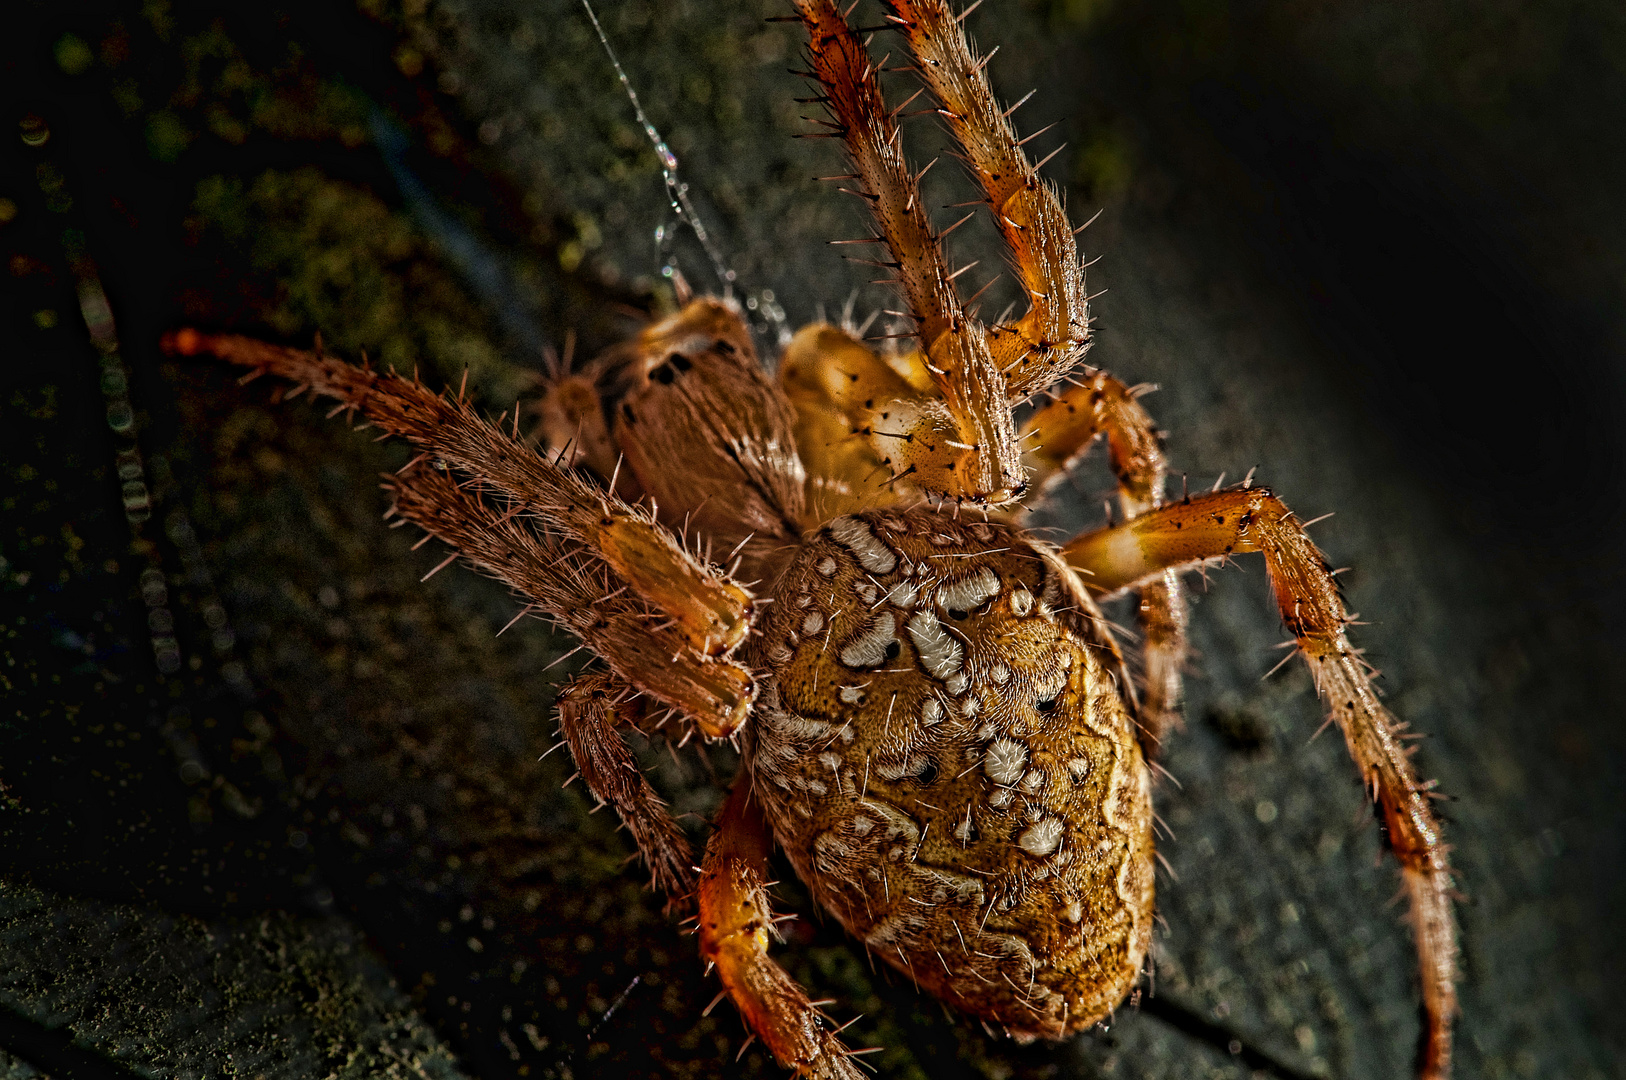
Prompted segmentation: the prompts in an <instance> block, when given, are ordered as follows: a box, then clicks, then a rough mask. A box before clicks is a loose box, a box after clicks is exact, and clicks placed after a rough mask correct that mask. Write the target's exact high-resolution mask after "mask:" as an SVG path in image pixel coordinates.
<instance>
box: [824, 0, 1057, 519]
mask: <svg viewBox="0 0 1626 1080" xmlns="http://www.w3.org/2000/svg"><path fill="white" fill-rule="evenodd" d="M796 9H797V12H798V14H800V16H801V18H802V21H803V23H805V24H806V26H807V31H808V58H809V60H810V62H811V64H812V71H811V72H810V73H809V74H810V75H811V77H812V78H814V79H816V80H817V81H818V83H819V85H820V86H821V87H822V89H823V94H822V95H821V96H820V98H819V100H820V101H821V102H822V103H823V104H824V105H825V106H826V108H828V110H829V112H830V115H831V116H832V117H833V118H834V119H833V121H829V122H826V121H820V123H824V124H826V126H829V127H833V128H834V129H835V133H837V134H839V135H840V136H841V137H842V139H843V140H844V142H845V144H846V148H847V154H848V157H849V158H850V159H851V161H852V164H853V168H854V170H855V178H856V181H857V184H856V187H855V188H853V189H844V190H852V192H853V194H856V195H858V196H859V197H860V198H862V199H863V200H864V201H865V202H866V203H867V204H868V205H869V208H870V211H871V213H872V214H873V215H874V217H875V221H876V224H877V225H878V226H879V228H880V233H881V235H880V236H879V237H875V238H874V239H877V240H883V241H884V242H885V245H886V247H887V248H888V249H889V250H890V251H891V252H892V257H893V261H891V262H889V263H882V264H881V265H882V266H883V267H884V268H886V269H888V270H891V271H895V273H896V275H897V276H896V278H895V279H889V280H894V281H895V283H896V284H898V285H899V286H900V287H901V288H902V290H903V294H904V297H905V299H906V300H907V301H908V304H909V308H910V313H911V314H912V316H913V318H914V321H915V333H916V336H917V337H918V338H919V340H920V344H921V348H922V350H923V352H924V353H925V355H926V359H925V364H926V366H927V368H928V370H929V372H930V374H931V377H932V380H933V382H934V383H935V385H936V389H937V391H938V394H939V395H940V400H937V401H924V402H920V401H911V400H898V401H896V402H893V403H891V408H890V410H889V411H890V413H891V416H890V418H889V419H888V420H886V421H884V422H876V423H874V424H872V425H871V428H872V432H873V435H872V441H873V442H874V443H875V444H876V446H877V449H879V450H881V453H882V458H883V460H885V461H887V463H888V464H889V465H890V466H891V467H892V471H893V473H894V475H897V476H900V477H901V476H907V477H909V479H910V481H911V482H912V483H914V484H915V485H916V486H918V487H920V488H921V489H923V490H925V491H927V492H929V493H931V494H934V495H938V496H943V497H947V498H951V499H957V500H966V501H973V502H982V503H988V504H991V505H996V506H997V505H1002V504H1004V503H1007V502H1010V501H1012V500H1013V499H1016V498H1018V497H1020V495H1021V493H1022V491H1023V490H1025V488H1026V487H1027V481H1026V478H1025V476H1024V475H1023V473H1022V467H1021V455H1020V453H1019V451H1018V449H1017V445H1016V428H1015V424H1014V422H1013V421H1012V419H1011V411H1010V409H1009V407H1008V406H1007V404H1006V385H1005V382H1006V381H1005V376H1004V375H1003V374H1002V373H1001V372H1000V370H999V368H998V367H997V366H996V365H995V363H994V357H993V353H992V352H991V351H990V346H989V341H988V333H987V330H986V329H985V328H984V327H983V325H982V323H980V322H979V321H977V320H976V319H974V318H971V317H970V316H968V315H967V314H966V313H965V311H964V309H963V307H962V305H961V303H960V298H959V296H958V294H957V293H956V292H955V289H954V275H953V274H952V273H950V272H949V269H948V263H947V261H946V260H945V259H944V256H943V249H942V243H941V237H940V234H939V233H937V232H935V231H934V230H933V228H932V225H931V222H930V220H929V219H928V218H927V216H926V211H925V207H924V206H922V205H921V199H920V190H919V185H918V183H917V181H918V176H919V174H916V173H913V172H911V171H910V170H909V167H908V165H907V164H906V163H905V161H904V157H903V150H902V140H901V136H900V133H899V131H898V125H897V121H896V118H895V115H894V113H893V112H892V111H891V110H889V109H888V108H887V105H886V100H885V98H884V97H883V96H882V93H881V85H880V81H879V78H878V76H877V72H876V68H875V65H874V64H873V63H872V62H871V60H870V58H869V53H868V51H867V50H866V49H865V47H864V45H863V43H862V42H860V41H859V40H858V37H857V35H856V34H854V33H853V30H852V28H851V27H850V26H849V25H848V24H847V20H846V18H845V17H844V16H843V15H842V14H841V13H840V11H838V10H837V8H836V6H835V4H834V3H833V2H832V0H796Z"/></svg>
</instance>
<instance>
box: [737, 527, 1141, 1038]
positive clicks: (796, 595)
mask: <svg viewBox="0 0 1626 1080" xmlns="http://www.w3.org/2000/svg"><path fill="white" fill-rule="evenodd" d="M775 597H776V601H775V603H774V605H773V606H772V607H771V608H770V609H769V611H770V614H769V615H768V617H767V618H766V619H765V620H764V622H763V624H762V634H761V636H760V638H759V639H758V640H757V644H756V649H757V655H756V656H755V657H754V661H755V663H756V664H757V665H758V666H759V667H760V668H766V669H767V670H768V671H769V672H770V675H769V677H768V678H766V679H765V680H764V681H763V683H762V693H761V696H760V698H759V699H758V703H757V706H756V710H755V715H756V722H755V723H754V725H753V729H754V734H753V738H752V742H751V745H750V747H749V752H750V754H751V755H752V758H753V762H752V765H753V770H754V776H755V791H756V795H757V797H758V798H759V799H760V800H761V803H762V806H763V808H764V811H765V813H766V816H767V818H768V820H769V822H770V823H771V825H772V827H773V831H774V834H775V838H776V840H777V841H778V842H779V844H780V845H781V846H782V847H783V848H784V849H785V851H786V853H787V854H788V856H789V857H790V860H791V862H792V863H793V864H794V865H795V867H796V870H797V872H798V874H799V875H800V876H801V878H802V880H803V881H804V882H806V883H807V884H808V885H809V886H810V887H811V888H812V890H813V893H814V895H815V896H816V897H817V898H818V900H819V901H820V903H822V904H823V905H824V906H825V907H826V908H828V909H829V910H830V911H831V912H832V913H833V914H834V915H835V916H836V917H837V918H838V919H840V920H841V922H842V923H843V924H844V925H845V926H846V927H847V929H848V930H850V931H851V932H852V933H853V934H855V935H856V936H857V937H859V938H860V939H862V940H863V941H864V942H865V943H866V944H867V945H868V946H869V947H870V948H871V949H872V950H873V951H874V952H875V953H876V954H877V955H879V956H881V957H882V958H883V959H885V960H887V961H888V962H890V963H891V964H892V965H893V966H894V967H896V968H898V969H900V970H902V971H904V972H906V973H907V974H909V975H910V976H912V977H913V978H914V979H915V980H916V981H918V982H919V983H920V984H921V985H922V986H925V987H927V988H929V989H930V990H932V991H933V992H934V993H936V994H939V995H940V996H942V997H943V998H945V999H946V1000H948V1001H950V1002H953V1003H954V1004H956V1005H957V1006H959V1007H960V1008H962V1009H964V1010H966V1011H967V1012H970V1013H973V1014H975V1015H978V1016H981V1017H983V1018H984V1019H986V1020H988V1021H990V1022H993V1023H998V1024H1001V1025H1003V1026H1004V1027H1005V1028H1006V1029H1008V1030H1009V1031H1010V1032H1011V1033H1012V1034H1014V1035H1018V1036H1035V1035H1037V1036H1046V1037H1051V1038H1054V1037H1058V1036H1061V1035H1063V1034H1066V1033H1067V1032H1069V1031H1073V1030H1077V1029H1079V1028H1081V1027H1084V1026H1087V1025H1089V1024H1092V1023H1094V1022H1095V1021H1097V1020H1099V1019H1101V1018H1102V1017H1104V1016H1105V1015H1106V1014H1107V1013H1108V1012H1109V1011H1110V1010H1111V1009H1112V1008H1114V1007H1115V1006H1116V1005H1117V1004H1118V1003H1119V1002H1120V1001H1122V1000H1123V998H1124V996H1125V994H1126V993H1127V992H1128V990H1129V988H1130V987H1131V985H1132V984H1133V983H1134V981H1135V979H1136V978H1137V977H1138V975H1139V973H1140V969H1141V964H1142V961H1143V959H1144V957H1145V954H1146V949H1147V946H1148V944H1149V942H1150V937H1151V920H1152V870H1151V860H1152V857H1153V853H1152V836H1151V820H1152V812H1151V803H1150V791H1149V783H1148V778H1147V769H1146V764H1145V761H1144V759H1143V758H1142V755H1141V750H1140V746H1139V743H1138V741H1137V739H1136V732H1135V727H1134V723H1133V720H1132V719H1131V717H1130V715H1129V712H1128V710H1127V708H1126V707H1125V705H1124V703H1123V699H1122V697H1121V695H1120V690H1119V686H1118V679H1119V677H1120V676H1119V674H1118V672H1119V665H1118V662H1117V657H1116V654H1115V652H1114V650H1113V649H1112V647H1111V644H1110V639H1109V638H1107V637H1106V635H1105V634H1104V632H1103V631H1102V630H1101V629H1100V627H1099V614H1098V613H1097V612H1096V611H1095V609H1094V607H1093V605H1091V604H1090V602H1089V600H1088V599H1087V598H1086V597H1085V595H1084V591H1083V589H1082V588H1081V587H1079V584H1078V582H1077V579H1076V578H1075V577H1074V576H1073V575H1072V572H1071V571H1070V570H1068V569H1067V568H1066V567H1065V566H1063V565H1062V564H1061V563H1060V562H1059V561H1057V560H1056V559H1055V558H1054V557H1053V556H1052V555H1050V554H1049V553H1048V552H1047V551H1045V550H1044V549H1043V548H1041V547H1039V546H1036V545H1035V543H1034V542H1033V541H1032V540H1030V539H1029V538H1028V537H1027V536H1026V535H1025V534H1023V533H1022V532H1021V531H1020V530H1018V529H1015V528H1012V527H1010V526H1008V525H1005V524H1000V523H997V522H983V521H977V522H961V521H956V520H954V519H953V517H951V516H950V515H947V514H940V513H936V512H933V511H931V510H927V509H917V510H913V511H907V512H904V511H884V512H878V513H869V514H863V515H856V516H852V517H843V518H837V519H835V520H834V521H832V522H831V523H830V524H829V525H827V526H826V527H825V528H823V529H821V530H820V531H819V532H818V533H816V534H813V535H812V536H810V537H809V538H808V540H807V541H806V542H805V543H804V546H803V548H802V549H801V551H800V552H799V553H798V554H797V556H796V557H795V559H794V560H793V561H792V563H791V565H790V567H789V569H788V570H787V571H786V572H785V574H784V575H783V576H782V577H781V579H780V581H779V583H778V586H777V587H776V589H775Z"/></svg>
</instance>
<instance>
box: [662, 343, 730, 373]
mask: <svg viewBox="0 0 1626 1080" xmlns="http://www.w3.org/2000/svg"><path fill="white" fill-rule="evenodd" d="M724 345H728V342H726V341H719V342H717V348H718V350H719V351H721V350H722V347H723V346H724ZM733 349H734V347H733V346H732V345H729V346H728V351H730V352H732V351H733ZM666 362H667V363H668V364H671V365H672V366H673V367H675V368H677V369H678V370H679V371H688V370H689V369H690V368H692V367H694V364H693V363H691V362H690V360H689V358H688V357H687V356H684V355H683V354H682V353H680V352H675V353H673V354H672V355H671V356H668V357H667V358H666Z"/></svg>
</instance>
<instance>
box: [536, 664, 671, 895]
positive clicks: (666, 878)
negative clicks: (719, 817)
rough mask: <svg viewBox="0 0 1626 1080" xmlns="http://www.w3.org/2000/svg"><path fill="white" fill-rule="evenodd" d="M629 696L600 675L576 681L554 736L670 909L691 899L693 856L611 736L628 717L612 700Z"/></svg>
mask: <svg viewBox="0 0 1626 1080" xmlns="http://www.w3.org/2000/svg"><path fill="white" fill-rule="evenodd" d="M618 691H619V692H618ZM631 693H633V690H632V688H631V687H629V686H626V685H625V684H619V685H618V683H617V681H616V680H615V679H614V678H613V677H611V676H609V675H606V674H605V673H603V672H590V673H588V674H584V675H578V676H577V677H576V678H574V679H572V680H571V681H570V682H568V683H566V684H565V686H564V687H563V688H562V689H561V690H560V691H559V731H560V734H561V735H563V736H564V739H565V743H566V744H567V745H568V746H569V747H570V755H571V757H573V758H575V759H576V767H577V768H578V769H580V770H581V776H582V780H583V781H585V782H586V784H587V788H588V790H589V791H591V792H592V793H593V794H594V795H595V796H597V797H598V799H599V800H600V801H601V802H606V803H609V804H610V805H611V806H613V807H615V812H616V813H617V814H619V815H620V816H621V821H622V823H623V824H625V825H626V827H627V832H629V833H631V834H632V840H633V843H635V844H637V845H638V851H639V854H641V855H642V856H643V859H644V862H645V864H647V865H648V867H649V871H650V874H651V876H652V879H653V880H652V882H651V884H652V885H653V886H654V887H655V888H656V889H658V890H660V891H661V892H664V893H665V894H666V895H667V898H668V899H667V906H668V908H671V907H673V906H676V905H680V904H684V903H686V902H687V901H688V900H689V898H690V897H691V896H692V895H693V893H694V886H695V877H694V869H693V867H694V853H693V852H692V851H691V850H690V848H689V840H688V838H687V837H685V836H684V835H683V830H682V829H680V828H678V825H677V822H675V821H673V820H672V816H671V815H670V814H668V813H666V811H665V804H664V803H663V802H662V801H661V799H660V797H659V796H658V795H656V794H655V789H654V788H652V787H650V786H649V781H648V780H646V779H645V778H644V774H643V772H642V771H641V770H639V768H638V764H637V762H635V761H633V759H632V752H631V751H630V750H628V749H627V743H626V740H625V739H623V738H622V737H621V733H620V732H619V731H618V730H616V729H617V728H618V727H620V726H621V724H622V723H623V722H625V720H626V719H627V717H625V716H623V715H622V712H623V708H618V707H617V702H616V700H615V699H616V698H624V697H626V696H627V695H629V694H631ZM633 708H634V709H636V706H633Z"/></svg>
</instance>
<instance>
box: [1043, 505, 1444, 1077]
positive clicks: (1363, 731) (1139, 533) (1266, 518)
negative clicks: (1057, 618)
mask: <svg viewBox="0 0 1626 1080" xmlns="http://www.w3.org/2000/svg"><path fill="white" fill-rule="evenodd" d="M1250 551H1256V552H1261V553H1263V554H1264V556H1265V567H1266V570H1267V572H1268V574H1269V575H1270V584H1271V588H1272V590H1273V591H1274V592H1275V595H1276V604H1277V607H1278V609H1279V610H1280V612H1281V616H1282V621H1283V622H1284V623H1285V624H1286V625H1287V629H1288V631H1289V632H1290V633H1292V635H1293V637H1294V638H1295V639H1296V640H1297V642H1298V647H1299V652H1300V653H1302V654H1303V656H1304V659H1305V660H1306V661H1307V662H1308V663H1309V665H1310V670H1311V672H1312V673H1313V674H1314V675H1315V683H1316V690H1317V692H1318V693H1319V694H1320V695H1321V698H1322V700H1323V701H1325V702H1326V703H1327V708H1328V712H1329V714H1330V719H1331V720H1332V721H1336V722H1337V724H1338V726H1339V728H1340V729H1341V730H1342V731H1343V733H1344V741H1345V742H1346V743H1347V744H1348V746H1349V752H1350V756H1352V757H1353V758H1354V759H1355V763H1356V765H1357V766H1358V767H1359V769H1360V771H1361V779H1362V781H1363V782H1364V784H1365V785H1366V787H1367V789H1368V791H1369V793H1370V794H1371V796H1372V798H1373V799H1374V800H1375V801H1376V802H1377V803H1378V805H1379V808H1380V810H1381V812H1382V815H1383V822H1384V825H1385V827H1386V831H1387V834H1388V840H1389V846H1390V847H1391V848H1392V849H1393V851H1394V853H1395V858H1396V859H1398V860H1399V862H1400V867H1401V875H1402V878H1403V880H1404V882H1405V887H1406V892H1407V894H1408V895H1409V897H1410V900H1411V922H1412V929H1413V931H1414V933H1415V934H1416V939H1417V954H1418V963H1419V967H1420V972H1421V979H1422V996H1423V1017H1424V1022H1423V1039H1422V1067H1421V1075H1422V1076H1423V1077H1424V1080H1443V1078H1444V1077H1446V1076H1448V1075H1449V1073H1450V1068H1451V1021H1452V1017H1453V1016H1454V1014H1455V1013H1456V1007H1457V996H1456V987H1455V983H1456V975H1457V932H1456V923H1455V920H1454V918H1453V916H1452V912H1451V892H1452V880H1451V867H1450V864H1449V862H1448V860H1447V853H1448V852H1449V850H1450V849H1449V847H1448V845H1447V844H1446V843H1445V841H1444V839H1443V836H1442V833H1441V829H1440V824H1439V822H1438V820H1436V818H1435V816H1434V812H1433V810H1432V809H1430V807H1429V800H1430V795H1431V791H1432V788H1433V785H1432V784H1431V783H1425V782H1422V781H1419V780H1418V778H1417V775H1416V773H1415V772H1413V770H1412V766H1411V756H1410V748H1408V747H1407V745H1406V743H1405V735H1404V734H1403V732H1404V729H1405V725H1404V724H1402V723H1400V722H1399V721H1398V720H1396V719H1395V718H1394V717H1393V716H1392V715H1391V714H1390V713H1389V711H1388V710H1387V709H1385V708H1384V707H1383V706H1382V705H1381V704H1380V703H1379V702H1378V697H1377V691H1376V690H1375V689H1374V687H1373V686H1372V682H1371V676H1370V669H1369V668H1368V667H1367V665H1366V664H1365V663H1364V662H1363V661H1362V660H1361V655H1360V652H1359V651H1358V650H1356V649H1355V647H1354V646H1353V645H1351V644H1350V642H1349V638H1348V637H1347V636H1346V634H1345V633H1344V628H1345V627H1346V626H1347V625H1348V624H1349V623H1350V621H1351V617H1350V615H1349V614H1348V612H1347V611H1346V610H1345V608H1344V602H1343V598H1342V597H1341V596H1340V595H1339V592H1338V586H1337V583H1336V580H1335V579H1334V577H1333V573H1332V570H1331V568H1330V567H1329V566H1328V565H1327V562H1326V560H1325V559H1324V558H1322V555H1321V552H1320V551H1318V550H1316V546H1315V545H1314V544H1313V543H1311V541H1310V538H1309V537H1308V536H1306V535H1305V533H1304V528H1303V527H1302V526H1301V525H1300V524H1299V522H1298V520H1297V519H1296V518H1295V517H1294V516H1293V514H1292V512H1291V511H1290V510H1288V508H1287V507H1286V506H1285V505H1283V504H1282V502H1281V500H1280V499H1278V498H1276V496H1275V495H1273V494H1271V492H1270V491H1269V490H1268V489H1266V488H1262V487H1250V488H1231V489H1229V490H1226V491H1218V492H1214V493H1212V494H1209V495H1203V496H1197V497H1194V498H1189V499H1185V500H1182V501H1180V502H1178V503H1171V504H1169V505H1167V506H1163V507H1160V508H1158V509H1156V510H1152V511H1150V512H1149V513H1146V514H1144V515H1142V516H1140V517H1138V518H1135V519H1134V520H1132V521H1127V522H1125V523H1123V524H1121V525H1117V526H1113V527H1111V528H1106V529H1101V530H1098V531H1096V532H1091V533H1086V534H1085V535H1083V536H1080V537H1078V538H1077V539H1075V540H1073V541H1072V542H1070V543H1069V544H1067V545H1066V546H1065V547H1064V548H1063V549H1062V557H1063V558H1065V559H1066V560H1067V561H1068V562H1069V563H1070V564H1072V565H1073V566H1076V567H1079V568H1081V569H1084V570H1087V571H1089V574H1088V575H1087V576H1086V577H1085V581H1086V582H1087V583H1088V585H1089V587H1090V588H1091V589H1094V590H1097V591H1099V592H1103V593H1109V592H1113V591H1115V590H1118V589H1123V588H1128V587H1130V586H1133V585H1135V584H1137V583H1139V582H1144V581H1146V580H1148V579H1156V578H1158V577H1160V576H1161V575H1162V574H1164V573H1165V572H1166V571H1169V570H1174V569H1178V568H1181V567H1191V566H1195V565H1198V564H1201V563H1204V562H1208V561H1213V560H1219V559H1224V558H1227V557H1229V556H1231V555H1233V554H1237V553H1240V552H1250Z"/></svg>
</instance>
